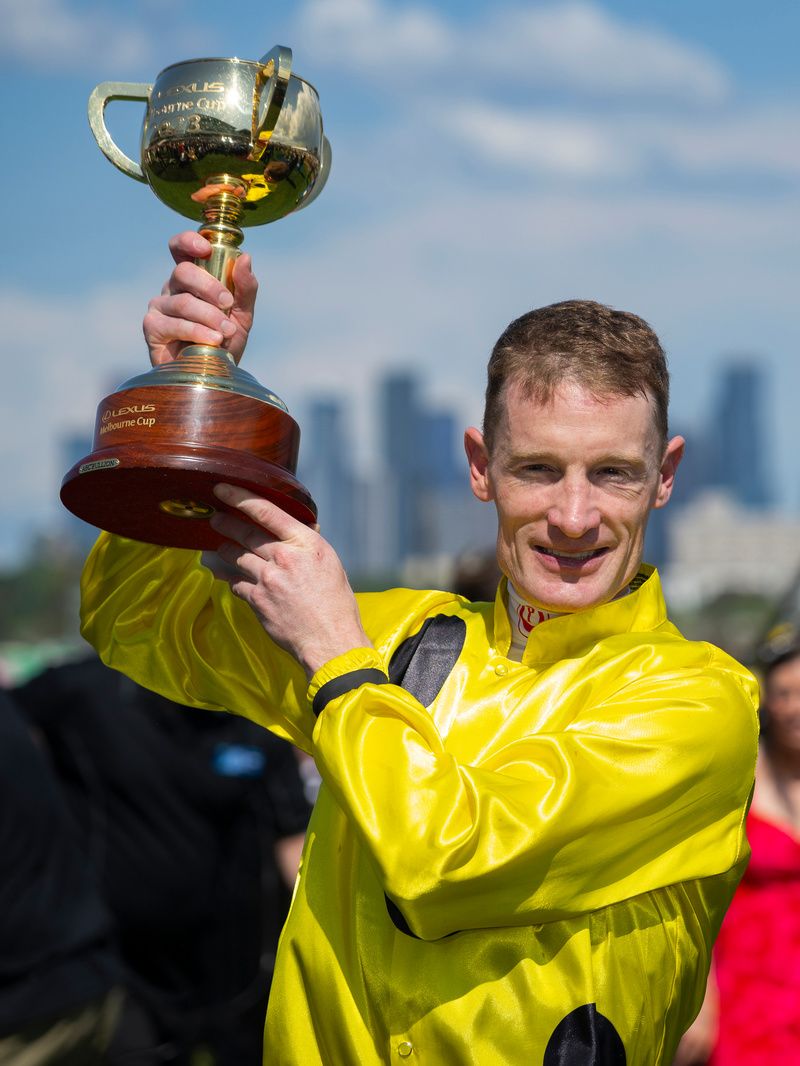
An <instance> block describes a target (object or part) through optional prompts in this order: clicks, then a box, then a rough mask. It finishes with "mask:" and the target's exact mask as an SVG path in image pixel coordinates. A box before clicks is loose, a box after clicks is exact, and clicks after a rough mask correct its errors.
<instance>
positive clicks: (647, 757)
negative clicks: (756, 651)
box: [311, 651, 757, 940]
mask: <svg viewBox="0 0 800 1066" xmlns="http://www.w3.org/2000/svg"><path fill="white" fill-rule="evenodd" d="M713 654H714V653H713V652H711V653H710V656H711V658H712V659H713ZM356 659H357V661H355V660H354V659H352V658H351V657H349V656H343V657H342V661H341V662H339V661H337V660H334V661H333V662H332V663H329V664H327V666H326V667H325V668H324V669H323V671H322V672H320V675H318V676H316V677H315V678H314V679H313V680H312V685H311V694H312V695H314V696H316V694H317V693H319V692H321V691H322V689H323V686H328V689H327V691H328V692H330V689H331V685H334V688H335V687H336V686H338V689H340V690H341V689H342V688H345V687H346V684H347V682H346V676H347V673H348V672H350V671H352V672H353V674H354V676H355V677H356V679H358V678H359V677H363V671H365V670H366V671H370V670H371V671H374V672H375V673H374V674H373V675H372V679H369V678H368V679H367V680H366V682H365V683H361V684H359V686H358V687H357V688H354V689H352V690H351V691H342V692H341V693H340V694H338V695H336V693H335V692H334V698H332V699H331V700H330V701H329V702H327V703H326V705H325V706H324V708H323V709H321V711H320V716H319V719H318V723H317V728H316V731H315V736H314V739H315V757H316V759H317V764H318V766H319V768H320V772H321V774H322V777H323V780H324V781H325V782H326V784H327V786H328V787H329V788H330V789H331V790H332V792H333V794H334V797H335V799H336V801H337V803H338V804H339V806H340V807H341V808H342V810H343V811H344V812H345V813H346V815H347V816H348V818H349V819H350V820H351V821H352V823H353V824H354V825H355V826H356V829H357V831H358V833H359V834H360V836H361V838H362V840H363V842H364V844H365V846H366V847H367V848H368V850H369V851H370V853H371V854H372V856H373V858H374V861H375V863H376V867H377V869H378V871H379V874H380V876H381V879H382V883H383V886H384V890H385V892H386V894H387V895H388V896H389V897H390V898H391V899H392V900H393V901H394V903H395V904H396V905H397V906H398V907H399V909H400V910H401V912H402V913H403V916H404V918H405V919H406V921H407V922H408V925H409V927H410V929H411V930H412V932H413V933H415V934H416V935H417V936H419V937H422V938H423V939H426V940H428V939H437V938H439V937H442V936H446V935H447V934H449V933H453V932H456V931H458V930H465V929H473V928H480V927H494V926H505V925H516V924H527V923H530V922H547V921H552V920H556V919H561V918H565V917H569V916H570V915H574V914H577V913H583V912H586V911H590V910H596V909H598V908H600V907H603V906H607V905H609V904H612V903H615V902H618V901H620V900H623V899H627V898H630V897H632V896H635V895H637V894H639V893H641V892H644V891H648V890H650V889H653V888H658V887H661V886H665V885H670V884H674V883H676V882H678V881H683V880H689V879H694V878H701V877H706V876H710V875H714V874H719V873H721V872H723V871H725V870H728V869H730V868H731V867H733V866H734V865H735V864H736V863H737V862H739V861H740V860H741V859H742V858H743V857H744V856H745V855H746V853H747V844H746V839H745V836H744V828H743V822H744V815H745V811H746V806H747V802H748V798H749V795H750V792H751V789H752V783H753V774H754V766H755V757H756V744H757V723H756V715H755V709H754V699H755V694H754V692H753V688H752V679H751V678H750V676H749V675H748V674H747V673H746V671H744V670H741V672H740V673H737V672H736V671H735V670H734V669H728V667H727V666H725V665H720V664H719V663H716V664H715V662H708V663H707V664H704V665H703V667H702V668H698V669H694V670H691V671H687V670H676V671H675V673H674V674H664V675H663V676H659V677H655V678H651V677H645V678H642V679H640V680H637V681H634V682H631V683H629V684H628V685H627V686H625V687H624V688H623V689H622V690H620V691H617V692H615V693H606V694H603V693H602V691H601V689H602V683H601V684H600V685H599V686H598V689H599V690H600V691H598V700H597V703H596V704H595V705H594V706H592V707H576V708H575V712H574V714H573V715H572V716H571V721H570V725H569V727H568V728H564V729H562V730H561V731H559V732H553V733H541V734H536V735H529V736H523V737H520V739H518V740H516V741H514V742H513V743H509V744H507V745H506V746H505V747H503V748H501V749H499V750H496V751H494V752H493V753H491V754H490V755H489V756H488V757H486V758H485V759H484V760H482V761H481V762H480V764H478V765H463V764H459V763H458V762H457V761H456V760H455V759H454V758H453V757H452V756H451V755H450V754H449V753H448V752H447V751H446V750H445V747H444V745H443V742H442V739H441V737H440V735H439V734H438V732H437V730H436V727H435V725H434V723H433V721H432V720H431V717H430V714H429V712H428V711H427V710H426V709H425V708H424V707H423V706H422V705H421V704H420V703H418V702H417V701H416V700H415V699H414V698H413V697H412V696H410V695H409V694H408V693H407V692H405V691H404V690H403V689H402V688H399V687H397V686H395V685H392V684H390V683H388V682H386V681H383V680H381V679H379V674H380V672H381V671H382V670H384V669H385V668H384V664H383V661H382V659H381V657H380V656H379V655H378V654H377V653H372V657H371V658H370V657H369V655H367V653H364V652H363V651H362V652H360V653H359V654H358V656H356ZM726 661H727V660H726ZM337 677H338V680H337ZM463 699H464V700H465V703H468V701H469V692H468V691H465V692H464V693H463ZM487 739H488V738H487ZM487 749H488V750H490V751H491V745H490V743H487Z"/></svg>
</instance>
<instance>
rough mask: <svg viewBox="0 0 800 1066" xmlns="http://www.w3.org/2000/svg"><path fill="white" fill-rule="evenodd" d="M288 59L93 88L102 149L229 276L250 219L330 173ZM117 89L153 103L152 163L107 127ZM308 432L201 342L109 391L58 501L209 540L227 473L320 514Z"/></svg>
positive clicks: (94, 122) (152, 534)
mask: <svg viewBox="0 0 800 1066" xmlns="http://www.w3.org/2000/svg"><path fill="white" fill-rule="evenodd" d="M291 65H292V54H291V52H290V50H289V49H288V48H284V47H282V46H278V47H276V48H273V49H272V51H270V52H269V53H267V54H266V55H265V56H264V57H263V58H262V59H261V60H259V61H258V62H253V61H250V60H242V59H237V58H232V59H220V58H216V59H193V60H187V61H185V62H181V63H174V64H172V65H171V66H169V67H167V68H166V69H165V70H163V71H162V72H161V73H160V74H159V75H158V77H157V79H156V81H155V82H154V83H153V84H152V85H150V84H143V83H131V82H104V83H103V84H101V85H98V86H97V88H96V89H95V90H94V91H93V92H92V94H91V96H90V98H89V123H90V126H91V128H92V132H93V134H94V136H95V139H96V140H97V143H98V145H99V147H100V149H101V150H102V152H103V153H104V154H105V155H106V157H107V158H108V159H109V160H110V161H111V162H112V163H113V164H114V165H115V166H116V167H117V168H118V169H119V170H121V171H122V172H123V173H124V174H126V175H128V176H129V177H131V178H134V179H135V180H136V181H140V182H143V183H146V184H148V185H149V186H150V188H151V189H152V190H153V192H154V193H155V194H156V196H157V197H158V198H159V199H160V200H161V201H162V202H163V203H165V204H166V205H167V206H168V207H169V208H171V209H172V210H174V211H176V212H178V214H180V215H183V216H184V217H185V218H190V219H193V220H194V221H199V222H200V223H201V225H200V226H199V232H200V233H201V234H202V235H203V236H204V237H206V238H207V239H208V240H209V241H210V243H211V246H212V253H211V257H210V258H209V259H207V260H197V262H198V264H199V265H200V266H202V267H204V268H205V269H207V270H209V271H210V273H212V274H213V275H214V276H215V277H216V278H217V279H218V280H220V281H221V282H222V283H223V284H225V285H227V287H228V288H232V282H231V272H232V269H233V264H234V262H235V260H236V257H237V256H238V255H239V254H240V252H239V246H240V244H241V243H242V239H243V236H244V234H243V228H244V227H247V226H258V225H264V224H267V223H270V222H275V221H277V220H278V219H280V218H283V217H284V216H285V215H288V214H291V213H292V212H294V211H298V210H300V209H301V208H304V207H306V206H307V205H308V204H309V203H311V202H312V201H313V200H314V199H316V197H317V196H318V195H319V193H320V191H321V189H322V187H323V186H324V184H325V181H326V180H327V176H328V173H329V170H330V159H331V153H330V146H329V144H328V141H327V138H326V137H325V136H324V133H323V128H322V116H321V113H320V107H319V98H318V95H317V92H316V90H315V89H314V88H313V86H311V85H310V84H309V83H308V82H306V81H304V80H303V79H302V78H299V77H297V76H296V75H295V74H293V73H292V72H291ZM111 100H133V101H141V102H143V103H145V105H146V109H145V116H144V122H143V125H142V136H141V151H140V155H141V163H137V162H134V160H132V159H130V158H129V157H128V156H127V155H125V153H124V152H122V150H121V149H120V148H119V147H118V146H117V145H116V144H115V142H114V141H113V139H112V137H111V135H110V133H109V132H108V129H107V127H106V124H105V108H106V106H107V104H108V103H109V102H110V101H111ZM299 443H300V430H299V427H298V425H297V423H296V422H295V420H294V419H293V418H292V417H291V416H290V415H289V413H288V411H287V409H286V405H285V404H284V403H283V401H282V400H280V399H279V398H278V397H277V396H276V395H275V393H274V392H272V391H271V390H270V389H268V388H266V387H265V386H263V385H261V384H259V382H258V381H256V379H255V378H254V377H253V376H252V375H251V374H249V373H247V372H246V371H244V370H242V369H241V367H239V366H238V365H237V362H236V360H235V359H234V357H233V356H232V355H231V353H230V352H228V351H226V350H225V349H224V348H217V347H214V346H212V345H205V344H204V345H199V344H192V345H188V346H187V347H185V348H184V349H183V350H182V351H181V352H180V354H179V355H178V357H177V358H176V359H175V360H174V361H172V362H169V363H165V364H162V365H160V366H156V367H153V368H152V369H151V370H149V371H147V372H146V373H143V374H140V375H137V376H136V377H134V378H131V379H130V380H128V381H126V382H124V383H123V384H122V385H120V386H119V387H118V388H117V389H116V390H115V391H114V392H112V393H111V394H110V395H109V396H106V397H105V398H104V399H103V400H101V402H100V404H99V406H98V408H97V417H96V421H95V432H94V441H93V449H92V451H91V453H90V454H89V455H87V456H85V457H84V458H83V459H81V460H79V461H78V462H77V463H76V464H75V465H74V466H73V467H72V468H71V470H69V471H68V472H67V474H66V475H65V477H64V480H63V482H62V485H61V500H62V502H63V503H64V505H65V506H66V507H67V508H68V509H69V510H70V511H72V512H73V514H76V515H77V516H78V517H79V518H82V519H84V520H85V521H87V522H89V523H91V524H92V525H95V526H98V527H99V528H101V529H106V530H108V531H109V532H112V533H118V534H120V535H122V536H128V537H132V538H133V539H135V540H142V541H147V542H149V543H154V544H162V545H165V546H169V547H180V548H195V549H214V548H216V547H217V546H218V545H219V543H220V541H221V538H220V536H219V534H217V533H216V532H215V531H214V530H213V529H212V528H211V526H210V525H209V522H208V519H209V518H210V517H211V515H213V514H214V512H215V511H217V510H220V509H222V510H227V508H226V507H225V505H224V504H222V503H221V501H219V500H218V499H217V498H216V496H214V494H213V486H214V485H215V484H217V483H218V482H220V481H227V482H231V483H233V484H237V485H240V486H242V487H243V488H248V489H251V490H252V491H254V492H257V493H258V494H260V495H262V496H265V497H267V498H268V499H271V500H273V501H274V502H276V503H278V504H279V505H280V506H281V507H283V509H284V510H286V511H287V512H288V513H290V514H292V515H294V516H295V517H296V518H298V519H300V520H301V521H303V522H306V523H308V524H311V523H314V522H315V521H316V516H317V511H316V506H315V504H314V501H313V500H312V499H311V497H310V495H309V493H308V491H307V490H306V489H305V487H304V486H303V485H302V484H301V483H300V482H299V481H298V480H297V478H296V476H295V471H296V469H297V457H298V450H299Z"/></svg>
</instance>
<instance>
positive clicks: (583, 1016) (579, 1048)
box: [542, 1003, 627, 1066]
mask: <svg viewBox="0 0 800 1066" xmlns="http://www.w3.org/2000/svg"><path fill="white" fill-rule="evenodd" d="M626 1061H627V1060H626V1057H625V1046H624V1044H623V1043H622V1040H621V1039H620V1035H619V1033H618V1032H617V1030H616V1029H615V1028H614V1026H613V1025H612V1023H611V1022H610V1021H609V1020H608V1018H606V1017H605V1015H603V1014H599V1013H598V1010H597V1007H596V1006H595V1004H594V1003H585V1004H584V1005H583V1006H582V1007H577V1008H576V1009H575V1010H573V1011H570V1013H569V1014H568V1015H567V1016H566V1017H565V1018H562V1019H561V1021H560V1022H559V1023H558V1025H557V1026H556V1027H555V1029H554V1030H553V1033H552V1036H551V1037H550V1039H549V1040H548V1042H547V1047H546V1048H545V1052H544V1059H543V1061H542V1066H626Z"/></svg>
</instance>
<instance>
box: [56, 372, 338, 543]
mask: <svg viewBox="0 0 800 1066" xmlns="http://www.w3.org/2000/svg"><path fill="white" fill-rule="evenodd" d="M159 369H160V368H159ZM173 376H174V375H173ZM248 377H249V375H248ZM148 379H154V380H156V381H157V380H158V371H157V370H156V371H151V372H150V373H149V374H147V375H143V376H142V377H141V378H136V379H132V381H131V382H129V383H128V385H130V386H131V387H126V386H123V387H122V388H121V389H120V391H118V392H115V393H112V394H111V395H110V396H107V397H106V398H105V399H104V400H102V401H101V403H100V405H99V407H98V409H97V423H96V428H95V438H94V450H93V451H92V452H91V454H90V455H88V456H86V457H85V458H84V459H81V460H80V461H79V462H78V463H76V464H75V465H74V466H73V467H72V469H71V470H70V471H69V472H68V473H67V475H66V476H65V478H64V480H63V482H62V485H61V500H62V502H63V503H64V505H65V506H66V507H67V508H68V509H69V510H70V511H72V513H73V514H75V515H77V516H78V517H79V518H82V519H83V520H84V521H85V522H89V523H90V524H91V525H93V526H97V527H98V528H99V529H105V530H107V531H108V532H110V533H117V534H119V535H121V536H124V537H131V538H132V539H133V540H141V541H145V542H147V543H150V544H161V545H164V546H166V547H172V548H193V549H200V550H214V549H216V548H217V547H218V546H219V544H220V543H221V541H222V539H223V538H222V537H221V536H220V535H219V534H218V533H216V532H215V531H214V530H213V529H212V528H211V526H210V525H209V521H208V520H209V518H210V517H211V516H212V515H213V514H214V512H215V511H231V508H228V507H227V506H226V505H225V504H223V503H222V501H221V500H218V499H217V497H216V496H215V495H214V493H213V487H214V485H217V484H219V483H220V482H222V481H225V482H228V483H229V484H233V485H239V486H241V487H242V488H245V489H250V490H252V491H253V492H254V493H257V494H258V495H260V496H264V497H266V498H267V499H269V500H271V501H273V502H274V503H277V504H278V505H279V506H280V507H281V508H282V509H283V510H284V511H286V512H288V513H289V514H291V515H293V516H294V517H295V518H297V519H299V520H300V521H301V522H305V523H306V524H308V525H311V524H313V523H314V522H316V519H317V509H316V506H315V504H314V501H313V500H312V499H311V497H310V495H309V494H308V491H307V490H306V489H305V488H304V487H303V485H301V484H300V482H299V481H298V480H297V478H296V477H295V476H294V471H295V469H296V465H297V452H298V447H299V442H300V430H299V428H298V425H297V423H296V422H295V420H294V419H293V418H292V417H291V416H290V415H289V414H288V413H287V412H286V411H285V410H283V409H282V407H279V406H276V405H275V404H273V403H268V402H265V401H264V400H261V399H258V398H255V397H254V396H248V395H242V394H240V393H238V392H233V391H230V390H226V389H223V388H219V387H214V386H210V387H209V386H208V385H206V384H197V383H192V384H172V383H168V384H151V383H150V381H149V380H148ZM165 380H169V379H166V378H165ZM141 382H144V383H143V384H141ZM236 513H239V512H236Z"/></svg>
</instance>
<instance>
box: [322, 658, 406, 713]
mask: <svg viewBox="0 0 800 1066" xmlns="http://www.w3.org/2000/svg"><path fill="white" fill-rule="evenodd" d="M388 684H389V678H388V677H387V676H386V674H385V673H384V672H383V670H378V669H377V668H376V667H365V668H364V669H363V670H351V671H350V672H349V673H347V674H341V675H340V676H339V677H334V678H332V679H331V680H330V681H326V682H325V684H324V685H321V686H320V688H319V689H318V690H317V694H316V696H315V697H314V700H313V702H312V704H311V710H312V711H313V712H314V714H315V715H316V716H317V717H319V716H320V714H321V713H322V712H323V711H324V710H325V708H326V707H327V706H328V704H329V703H330V702H331V700H335V699H336V698H337V697H339V696H343V695H344V694H345V692H352V690H353V689H354V688H359V687H360V686H361V685H388Z"/></svg>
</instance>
